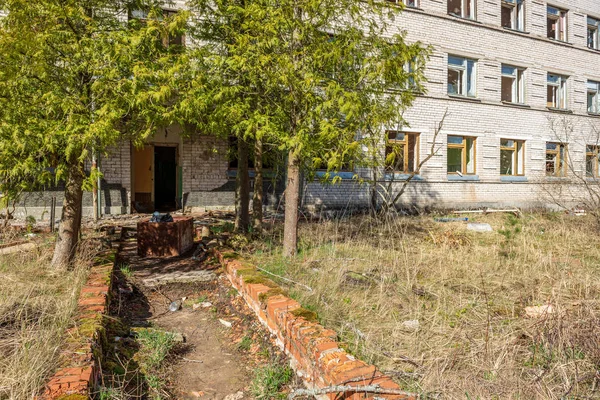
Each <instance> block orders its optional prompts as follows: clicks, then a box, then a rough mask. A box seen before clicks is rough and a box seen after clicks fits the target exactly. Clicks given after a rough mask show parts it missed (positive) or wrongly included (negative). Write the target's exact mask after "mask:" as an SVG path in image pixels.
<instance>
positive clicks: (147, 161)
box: [133, 146, 154, 212]
mask: <svg viewBox="0 0 600 400" xmlns="http://www.w3.org/2000/svg"><path fill="white" fill-rule="evenodd" d="M133 164H134V168H133V170H134V176H133V182H134V191H133V192H134V198H133V202H134V208H135V210H136V211H137V212H152V211H154V199H153V198H152V192H153V189H154V147H153V146H144V147H143V148H141V149H134V152H133Z"/></svg>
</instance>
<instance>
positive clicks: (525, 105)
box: [502, 100, 531, 108]
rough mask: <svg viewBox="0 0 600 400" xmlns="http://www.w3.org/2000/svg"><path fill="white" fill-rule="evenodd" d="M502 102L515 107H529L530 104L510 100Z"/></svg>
mask: <svg viewBox="0 0 600 400" xmlns="http://www.w3.org/2000/svg"><path fill="white" fill-rule="evenodd" d="M502 104H504V105H505V106H509V107H517V108H531V106H530V105H528V104H523V103H513V102H512V101H504V100H503V101H502Z"/></svg>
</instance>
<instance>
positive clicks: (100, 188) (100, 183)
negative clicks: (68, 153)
mask: <svg viewBox="0 0 600 400" xmlns="http://www.w3.org/2000/svg"><path fill="white" fill-rule="evenodd" d="M96 159H97V160H98V161H97V165H96V168H98V182H97V183H96V187H97V192H98V194H97V197H98V210H97V213H98V218H102V178H101V177H100V153H98V156H97V157H96Z"/></svg>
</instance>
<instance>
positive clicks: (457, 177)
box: [448, 175, 479, 182]
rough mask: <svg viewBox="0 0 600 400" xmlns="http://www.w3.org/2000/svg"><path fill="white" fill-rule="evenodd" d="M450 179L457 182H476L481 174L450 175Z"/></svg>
mask: <svg viewBox="0 0 600 400" xmlns="http://www.w3.org/2000/svg"><path fill="white" fill-rule="evenodd" d="M448 180H449V181H456V182H476V181H479V175H463V176H460V175H448Z"/></svg>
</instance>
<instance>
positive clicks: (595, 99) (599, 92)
mask: <svg viewBox="0 0 600 400" xmlns="http://www.w3.org/2000/svg"><path fill="white" fill-rule="evenodd" d="M592 84H593V85H592ZM592 86H594V87H592ZM590 93H593V95H592V101H591V103H592V104H590ZM586 97H587V112H588V113H590V114H600V82H599V81H592V80H589V79H588V81H587V83H586Z"/></svg>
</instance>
